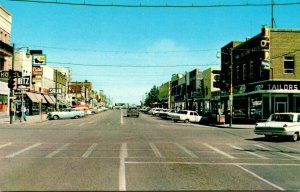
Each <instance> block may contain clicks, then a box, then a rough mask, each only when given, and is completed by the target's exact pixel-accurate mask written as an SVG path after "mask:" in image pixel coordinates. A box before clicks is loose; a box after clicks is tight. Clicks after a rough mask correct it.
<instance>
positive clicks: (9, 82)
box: [8, 77, 16, 89]
mask: <svg viewBox="0 0 300 192" xmlns="http://www.w3.org/2000/svg"><path fill="white" fill-rule="evenodd" d="M15 83H16V81H15V79H14V78H12V77H9V79H8V88H10V89H13V88H14V87H15Z"/></svg>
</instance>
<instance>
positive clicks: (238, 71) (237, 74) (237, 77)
mask: <svg viewBox="0 0 300 192" xmlns="http://www.w3.org/2000/svg"><path fill="white" fill-rule="evenodd" d="M239 76H240V66H237V67H236V79H240V78H239Z"/></svg>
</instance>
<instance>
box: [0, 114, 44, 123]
mask: <svg viewBox="0 0 300 192" xmlns="http://www.w3.org/2000/svg"><path fill="white" fill-rule="evenodd" d="M46 117H47V115H46V114H43V115H42V118H41V116H40V115H32V116H27V117H26V119H27V121H24V120H23V119H22V122H20V120H19V119H14V118H13V124H21V123H39V122H43V121H47V118H46ZM9 123H10V119H9V116H8V115H0V124H9Z"/></svg>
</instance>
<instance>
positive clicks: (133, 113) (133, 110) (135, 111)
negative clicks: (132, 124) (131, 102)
mask: <svg viewBox="0 0 300 192" xmlns="http://www.w3.org/2000/svg"><path fill="white" fill-rule="evenodd" d="M139 115H140V113H139V111H138V109H137V108H128V109H126V117H130V116H134V117H139Z"/></svg>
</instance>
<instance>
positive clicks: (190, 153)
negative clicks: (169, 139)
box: [174, 143, 198, 158]
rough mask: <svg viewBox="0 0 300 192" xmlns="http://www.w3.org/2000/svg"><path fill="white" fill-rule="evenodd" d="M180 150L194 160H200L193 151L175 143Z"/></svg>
mask: <svg viewBox="0 0 300 192" xmlns="http://www.w3.org/2000/svg"><path fill="white" fill-rule="evenodd" d="M174 144H175V145H176V146H177V147H178V148H180V149H181V150H183V151H184V152H185V153H187V154H188V155H190V156H191V157H192V158H198V156H197V155H196V154H195V153H193V152H192V151H190V150H188V149H187V148H185V147H184V146H182V145H180V144H179V143H174Z"/></svg>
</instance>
